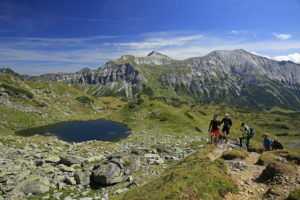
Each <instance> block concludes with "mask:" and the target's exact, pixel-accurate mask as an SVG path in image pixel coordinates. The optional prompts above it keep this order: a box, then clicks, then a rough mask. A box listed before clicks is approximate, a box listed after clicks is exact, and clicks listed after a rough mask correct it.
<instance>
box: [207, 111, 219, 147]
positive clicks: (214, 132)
mask: <svg viewBox="0 0 300 200" xmlns="http://www.w3.org/2000/svg"><path fill="white" fill-rule="evenodd" d="M220 125H221V123H220V121H219V120H218V116H217V115H214V118H213V120H211V121H210V124H209V127H208V132H210V141H211V144H212V143H213V139H214V140H215V144H216V145H217V144H218V142H219V126H220Z"/></svg>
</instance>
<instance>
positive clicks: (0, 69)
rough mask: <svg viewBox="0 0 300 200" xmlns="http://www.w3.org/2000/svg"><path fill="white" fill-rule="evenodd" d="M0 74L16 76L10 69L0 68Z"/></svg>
mask: <svg viewBox="0 0 300 200" xmlns="http://www.w3.org/2000/svg"><path fill="white" fill-rule="evenodd" d="M0 73H5V74H16V72H14V70H12V69H10V68H0Z"/></svg>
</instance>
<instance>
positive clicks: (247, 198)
mask: <svg viewBox="0 0 300 200" xmlns="http://www.w3.org/2000/svg"><path fill="white" fill-rule="evenodd" d="M233 148H238V147H237V145H236V142H235V141H234V140H229V141H228V143H221V144H219V145H218V147H217V148H216V149H215V150H214V151H213V152H210V153H208V154H207V156H208V157H209V158H210V160H212V161H213V160H215V159H217V158H220V157H221V155H222V153H223V152H224V151H228V150H229V151H230V150H232V149H233ZM259 156H260V154H258V153H255V152H249V156H248V158H246V159H244V160H231V161H226V162H227V164H228V167H227V173H228V175H230V177H231V178H232V179H233V180H234V181H235V182H236V184H237V185H238V188H239V193H238V194H231V193H229V194H227V195H226V196H225V197H224V199H225V200H258V199H265V200H271V199H272V200H277V199H278V200H279V199H285V198H286V197H287V196H288V192H287V191H289V190H291V187H293V186H292V185H284V186H283V185H277V186H276V187H277V190H278V188H279V190H282V192H280V194H278V196H276V195H272V196H268V195H266V194H267V193H268V191H272V190H271V189H270V187H271V186H268V185H266V184H264V183H258V182H256V179H257V178H258V177H259V175H260V174H261V173H262V171H263V170H264V169H265V166H260V165H256V162H257V160H258V157H259ZM298 171H299V167H298Z"/></svg>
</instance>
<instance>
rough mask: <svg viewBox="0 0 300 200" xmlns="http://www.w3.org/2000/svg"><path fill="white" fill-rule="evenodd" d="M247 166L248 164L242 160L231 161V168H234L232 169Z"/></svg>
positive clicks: (241, 168) (240, 168)
mask: <svg viewBox="0 0 300 200" xmlns="http://www.w3.org/2000/svg"><path fill="white" fill-rule="evenodd" d="M247 167H248V165H247V164H246V163H245V162H242V161H237V162H233V163H232V168H234V169H239V170H243V169H245V168H247Z"/></svg>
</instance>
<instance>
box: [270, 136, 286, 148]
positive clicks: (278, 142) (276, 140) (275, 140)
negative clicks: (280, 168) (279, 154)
mask: <svg viewBox="0 0 300 200" xmlns="http://www.w3.org/2000/svg"><path fill="white" fill-rule="evenodd" d="M271 146H272V150H277V149H283V145H282V144H281V142H280V141H278V139H277V138H275V139H274V141H273V142H272V144H271Z"/></svg>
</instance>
